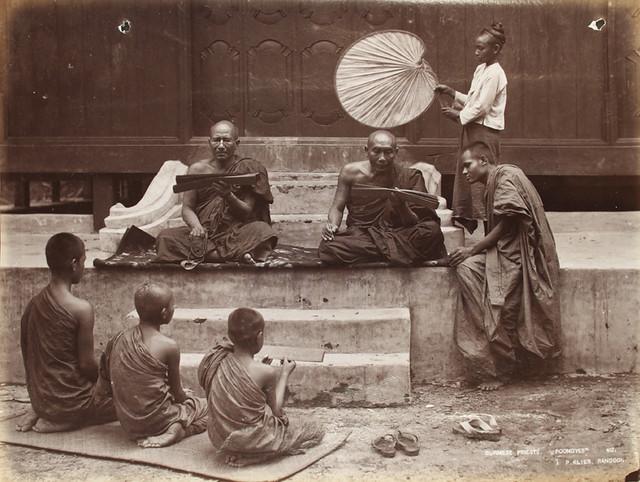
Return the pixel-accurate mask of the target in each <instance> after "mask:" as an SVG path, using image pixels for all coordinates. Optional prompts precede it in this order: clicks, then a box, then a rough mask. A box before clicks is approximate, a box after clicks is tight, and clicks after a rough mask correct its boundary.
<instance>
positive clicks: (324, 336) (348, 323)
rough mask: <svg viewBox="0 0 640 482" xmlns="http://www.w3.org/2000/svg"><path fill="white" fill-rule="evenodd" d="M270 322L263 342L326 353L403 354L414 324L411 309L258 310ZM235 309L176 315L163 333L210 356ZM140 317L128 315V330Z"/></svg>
mask: <svg viewBox="0 0 640 482" xmlns="http://www.w3.org/2000/svg"><path fill="white" fill-rule="evenodd" d="M257 309H258V311H259V312H260V313H261V314H262V316H263V317H264V319H265V322H266V326H265V332H264V336H265V339H264V342H265V344H267V345H285V346H297V347H308V348H322V349H324V350H325V351H326V352H327V353H360V352H374V353H401V352H406V351H408V350H409V345H410V341H411V318H410V315H409V310H408V309H407V308H373V309H371V308H369V309H366V308H365V309H357V310H353V309H331V310H327V309H321V310H305V309H273V308H266V309H265V308H257ZM231 311H232V308H215V309H213V308H206V309H189V308H179V309H176V311H175V313H174V315H173V320H172V321H171V323H169V325H167V326H163V327H162V332H163V333H165V334H166V335H167V336H169V337H171V338H173V339H174V340H176V341H177V342H178V345H179V346H180V348H181V349H182V350H183V351H191V352H200V351H206V350H207V349H208V348H209V347H210V346H211V345H212V343H213V342H214V340H216V339H218V338H220V337H222V336H225V335H226V333H227V317H228V316H229V313H230V312H231ZM137 320H138V315H137V313H136V312H135V311H132V312H131V313H129V314H128V315H127V324H131V325H132V324H135V323H137Z"/></svg>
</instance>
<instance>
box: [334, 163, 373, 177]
mask: <svg viewBox="0 0 640 482" xmlns="http://www.w3.org/2000/svg"><path fill="white" fill-rule="evenodd" d="M367 163H368V161H356V162H350V163H349V164H345V165H344V166H342V169H341V170H340V179H341V180H343V181H347V182H350V181H353V180H354V179H356V178H357V177H358V176H359V175H361V174H364V173H365V172H366V171H365V169H366V164H367Z"/></svg>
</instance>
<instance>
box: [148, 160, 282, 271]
mask: <svg viewBox="0 0 640 482" xmlns="http://www.w3.org/2000/svg"><path fill="white" fill-rule="evenodd" d="M250 173H257V174H258V180H257V183H256V185H255V186H240V187H239V188H238V189H234V194H235V195H236V196H237V197H238V198H239V199H242V200H244V199H246V198H247V197H248V196H249V195H250V194H251V195H253V196H255V198H256V202H255V205H254V209H253V212H252V213H251V215H250V216H249V217H248V218H245V219H239V218H238V217H237V216H235V215H234V214H233V213H232V212H231V209H230V208H229V205H228V202H227V201H226V200H225V199H224V198H223V197H222V196H220V195H218V191H217V189H216V188H215V187H213V186H212V187H209V188H204V189H198V190H196V208H195V213H196V215H197V216H198V219H199V220H200V222H201V223H202V226H203V227H204V229H205V230H206V231H207V243H206V253H205V259H206V260H211V261H214V260H218V261H222V260H238V259H241V258H242V256H243V255H244V254H246V253H249V252H251V251H253V250H254V249H255V248H256V247H257V246H258V245H260V244H262V243H264V242H270V243H271V244H272V246H273V247H275V245H276V242H277V240H278V238H277V236H276V234H275V232H274V231H273V229H272V228H271V216H270V214H269V204H272V203H273V196H272V195H271V188H270V186H269V177H268V174H267V170H266V169H265V168H264V166H263V165H262V164H260V163H259V162H258V161H256V160H254V159H251V158H248V157H247V158H243V159H240V158H238V157H234V159H233V160H232V161H231V162H230V164H229V166H228V168H227V170H226V171H225V172H224V174H226V175H240V174H250ZM190 232H191V228H190V227H188V226H181V227H178V228H169V229H165V230H163V231H162V232H160V234H159V235H158V238H157V242H156V247H157V251H158V256H157V258H156V260H157V261H172V262H175V261H182V260H185V259H190V258H191V257H193V251H192V250H193V249H194V248H196V251H197V250H201V249H202V242H201V241H200V242H199V243H198V242H197V241H194V240H192V239H191V237H190V236H189V233H190ZM194 242H195V243H196V245H197V246H194V244H193V243H194ZM213 251H217V256H212V253H213ZM196 257H197V256H196Z"/></svg>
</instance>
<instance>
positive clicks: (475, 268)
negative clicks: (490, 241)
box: [455, 164, 560, 377]
mask: <svg viewBox="0 0 640 482" xmlns="http://www.w3.org/2000/svg"><path fill="white" fill-rule="evenodd" d="M486 211H487V217H488V227H489V230H491V229H493V228H494V227H495V226H496V224H497V223H498V222H499V221H500V219H502V218H507V219H508V221H509V230H508V231H507V232H506V233H504V234H503V236H502V237H501V238H500V240H499V241H498V243H497V245H496V246H495V247H493V248H491V249H489V250H487V252H486V253H483V254H478V255H476V256H472V257H470V258H467V259H466V260H465V261H464V262H462V263H461V264H460V265H458V267H457V270H456V273H457V278H458V282H459V288H460V291H459V295H458V304H457V308H456V317H455V340H456V344H457V345H458V348H459V349H460V351H461V352H462V354H463V356H464V357H465V359H466V360H467V362H468V363H467V364H468V368H469V369H470V370H471V372H472V373H473V374H474V375H475V376H478V377H487V376H490V377H501V376H505V375H509V373H510V372H511V371H513V369H514V366H515V362H516V361H524V359H527V358H528V359H529V361H530V360H531V359H532V360H536V359H537V360H540V359H549V358H552V357H555V356H557V355H559V354H560V347H559V344H558V343H559V324H560V306H559V300H558V274H559V264H558V256H557V253H556V247H555V242H554V239H553V234H552V233H551V229H550V227H549V223H548V222H547V218H546V216H545V212H544V208H543V205H542V201H541V200H540V196H539V195H538V193H537V191H536V190H535V188H534V187H533V184H531V181H529V179H527V177H526V176H525V175H524V173H523V172H522V170H520V169H519V168H518V167H516V166H512V165H508V164H504V165H500V166H498V167H497V168H496V169H495V171H493V173H492V174H491V175H490V177H489V179H488V182H487V195H486Z"/></svg>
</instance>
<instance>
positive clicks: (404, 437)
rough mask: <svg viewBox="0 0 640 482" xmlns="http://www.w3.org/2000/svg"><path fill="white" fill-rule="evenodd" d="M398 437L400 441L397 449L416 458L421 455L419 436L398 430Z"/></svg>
mask: <svg viewBox="0 0 640 482" xmlns="http://www.w3.org/2000/svg"><path fill="white" fill-rule="evenodd" d="M396 437H397V440H398V442H397V443H396V447H397V448H399V449H400V450H402V451H403V452H404V453H405V454H407V455H411V456H412V457H414V456H416V455H418V454H419V453H420V446H419V445H418V436H417V435H414V434H412V433H409V432H401V431H400V430H398V435H397V436H396Z"/></svg>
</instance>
